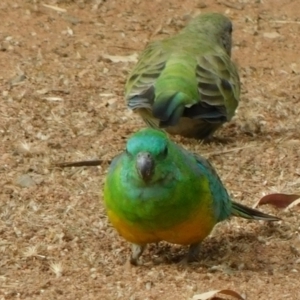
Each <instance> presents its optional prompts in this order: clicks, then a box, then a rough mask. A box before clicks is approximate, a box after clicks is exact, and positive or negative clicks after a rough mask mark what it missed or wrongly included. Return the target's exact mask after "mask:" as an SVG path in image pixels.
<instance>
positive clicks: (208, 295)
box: [192, 290, 246, 300]
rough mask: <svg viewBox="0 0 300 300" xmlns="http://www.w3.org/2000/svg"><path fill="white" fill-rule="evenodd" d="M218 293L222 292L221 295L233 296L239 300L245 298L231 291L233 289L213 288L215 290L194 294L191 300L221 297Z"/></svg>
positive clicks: (210, 299) (212, 299) (211, 299)
mask: <svg viewBox="0 0 300 300" xmlns="http://www.w3.org/2000/svg"><path fill="white" fill-rule="evenodd" d="M218 294H223V295H228V296H231V297H234V298H236V299H239V300H245V299H246V298H245V297H243V296H242V295H240V294H239V293H237V292H235V291H233V290H215V291H210V292H206V293H202V294H198V295H194V296H193V298H192V300H214V299H222V298H220V295H218Z"/></svg>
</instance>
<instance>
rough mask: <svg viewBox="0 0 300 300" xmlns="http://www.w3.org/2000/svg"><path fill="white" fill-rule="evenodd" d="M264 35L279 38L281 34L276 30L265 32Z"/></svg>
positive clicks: (269, 37)
mask: <svg viewBox="0 0 300 300" xmlns="http://www.w3.org/2000/svg"><path fill="white" fill-rule="evenodd" d="M263 36H264V37H265V38H268V39H277V38H278V37H280V34H279V33H278V32H276V31H274V32H264V33H263Z"/></svg>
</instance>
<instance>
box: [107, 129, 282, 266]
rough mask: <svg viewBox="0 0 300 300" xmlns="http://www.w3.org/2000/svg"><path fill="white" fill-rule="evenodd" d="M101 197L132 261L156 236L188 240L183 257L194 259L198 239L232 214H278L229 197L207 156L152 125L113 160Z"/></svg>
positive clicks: (269, 218) (172, 240) (262, 216)
mask: <svg viewBox="0 0 300 300" xmlns="http://www.w3.org/2000/svg"><path fill="white" fill-rule="evenodd" d="M104 202H105V206H106V210H107V214H108V218H109V219H110V221H111V223H112V224H113V226H114V227H115V228H116V230H117V231H118V232H119V234H120V235H121V236H123V237H124V238H125V239H126V240H128V241H129V242H131V243H132V244H133V245H132V250H133V251H132V256H131V260H130V261H131V263H132V264H138V260H139V257H140V256H141V254H142V253H143V250H144V249H145V246H146V245H147V244H148V243H156V242H159V241H167V242H169V243H174V244H181V245H190V248H189V252H188V255H187V257H186V258H187V259H186V260H187V261H193V260H196V259H197V257H198V254H199V246H200V243H201V241H202V240H203V239H204V238H205V237H207V236H208V235H209V233H210V232H211V230H212V229H213V227H214V226H215V225H216V224H217V223H218V222H221V221H223V220H226V219H228V218H229V217H230V216H237V217H242V218H246V219H254V220H265V221H278V220H280V219H279V218H277V217H275V216H271V215H268V214H265V213H262V212H260V211H258V210H255V209H252V208H249V207H247V206H244V205H242V204H239V203H236V202H234V201H232V200H231V198H230V196H229V195H228V193H227V190H226V189H225V187H224V186H223V184H222V182H221V180H220V178H219V177H218V175H217V173H216V171H215V170H214V168H213V167H212V165H211V164H210V163H209V162H208V161H207V160H206V159H205V158H203V157H201V156H198V155H196V154H193V153H191V152H188V151H187V150H185V149H184V148H181V147H180V146H178V145H177V144H175V143H174V142H172V141H171V140H170V139H169V138H168V137H167V136H166V134H165V133H164V132H162V131H159V130H155V129H152V128H145V129H142V130H140V131H138V132H137V133H135V134H133V135H132V137H131V138H130V139H129V140H128V141H127V146H126V150H125V151H124V152H123V153H121V154H120V155H118V156H117V157H115V158H114V160H113V161H112V163H111V165H110V167H109V170H108V174H107V177H106V180H105V186H104Z"/></svg>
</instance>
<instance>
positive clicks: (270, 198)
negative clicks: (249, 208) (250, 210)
mask: <svg viewBox="0 0 300 300" xmlns="http://www.w3.org/2000/svg"><path fill="white" fill-rule="evenodd" d="M298 198H300V195H295V194H279V193H274V194H269V195H266V196H264V197H262V198H261V199H260V200H259V201H257V202H256V203H255V205H254V208H255V207H257V206H260V205H265V204H271V205H273V206H275V207H277V208H287V207H289V206H290V205H291V204H292V203H293V202H294V201H295V200H297V199H298ZM297 202H298V201H297ZM295 205H297V204H294V205H293V206H295Z"/></svg>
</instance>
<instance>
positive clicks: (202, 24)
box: [184, 13, 232, 56]
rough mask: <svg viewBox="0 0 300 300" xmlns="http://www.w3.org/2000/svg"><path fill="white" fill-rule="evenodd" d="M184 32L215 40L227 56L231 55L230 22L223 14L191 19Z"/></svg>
mask: <svg viewBox="0 0 300 300" xmlns="http://www.w3.org/2000/svg"><path fill="white" fill-rule="evenodd" d="M184 30H187V31H193V32H200V33H201V34H203V33H204V34H207V35H209V37H210V38H211V39H214V38H215V39H216V40H217V42H218V43H219V44H221V45H222V46H223V47H224V49H225V51H226V52H227V54H228V55H229V56H230V55H231V44H232V22H231V21H230V19H229V18H227V17H226V16H224V15H223V14H219V13H205V14H200V15H199V16H197V17H195V18H194V19H192V20H191V21H190V22H189V24H188V25H187V27H186V29H184Z"/></svg>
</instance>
